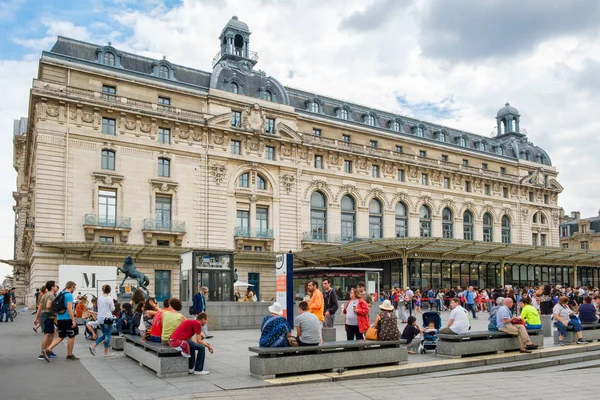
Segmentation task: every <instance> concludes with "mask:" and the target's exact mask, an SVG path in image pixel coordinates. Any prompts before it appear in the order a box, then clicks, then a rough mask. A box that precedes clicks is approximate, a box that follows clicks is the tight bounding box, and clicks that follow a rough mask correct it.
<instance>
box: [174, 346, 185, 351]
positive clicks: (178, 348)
mask: <svg viewBox="0 0 600 400" xmlns="http://www.w3.org/2000/svg"><path fill="white" fill-rule="evenodd" d="M175 350H177V351H183V349H182V348H181V347H175Z"/></svg>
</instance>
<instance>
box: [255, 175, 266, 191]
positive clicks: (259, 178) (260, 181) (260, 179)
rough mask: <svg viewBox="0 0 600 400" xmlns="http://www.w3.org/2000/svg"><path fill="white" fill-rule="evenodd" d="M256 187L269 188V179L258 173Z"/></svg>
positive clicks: (260, 188)
mask: <svg viewBox="0 0 600 400" xmlns="http://www.w3.org/2000/svg"><path fill="white" fill-rule="evenodd" d="M256 189H258V190H267V181H266V180H265V178H263V177H262V176H260V175H256Z"/></svg>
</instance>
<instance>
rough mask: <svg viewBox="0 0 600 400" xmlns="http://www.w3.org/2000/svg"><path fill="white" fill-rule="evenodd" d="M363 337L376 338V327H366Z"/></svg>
mask: <svg viewBox="0 0 600 400" xmlns="http://www.w3.org/2000/svg"><path fill="white" fill-rule="evenodd" d="M365 339H367V340H378V335H377V328H375V327H374V326H372V327H370V328H369V329H367V332H365Z"/></svg>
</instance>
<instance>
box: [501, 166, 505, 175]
mask: <svg viewBox="0 0 600 400" xmlns="http://www.w3.org/2000/svg"><path fill="white" fill-rule="evenodd" d="M500 173H501V174H502V175H504V174H506V168H505V167H500Z"/></svg>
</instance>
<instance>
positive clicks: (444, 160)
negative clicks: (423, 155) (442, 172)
mask: <svg viewBox="0 0 600 400" xmlns="http://www.w3.org/2000/svg"><path fill="white" fill-rule="evenodd" d="M442 161H443V162H448V156H447V155H446V154H442Z"/></svg>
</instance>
